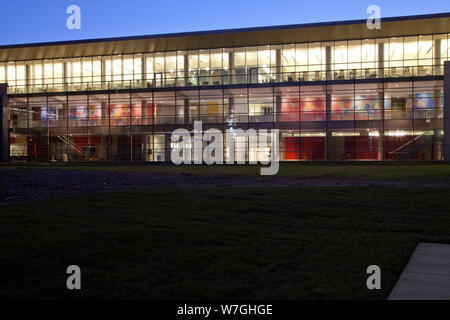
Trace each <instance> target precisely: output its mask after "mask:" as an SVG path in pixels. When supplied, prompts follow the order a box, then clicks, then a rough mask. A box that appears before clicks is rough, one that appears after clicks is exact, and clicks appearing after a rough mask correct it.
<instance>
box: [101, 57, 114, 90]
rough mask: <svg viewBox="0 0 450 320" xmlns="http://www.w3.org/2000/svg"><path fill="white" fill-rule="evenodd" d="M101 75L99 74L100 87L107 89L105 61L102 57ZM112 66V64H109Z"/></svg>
mask: <svg viewBox="0 0 450 320" xmlns="http://www.w3.org/2000/svg"><path fill="white" fill-rule="evenodd" d="M101 61H102V76H101V79H102V80H101V81H102V89H103V90H104V89H108V88H107V85H106V61H105V59H104V58H102V60H101ZM111 68H112V66H111Z"/></svg>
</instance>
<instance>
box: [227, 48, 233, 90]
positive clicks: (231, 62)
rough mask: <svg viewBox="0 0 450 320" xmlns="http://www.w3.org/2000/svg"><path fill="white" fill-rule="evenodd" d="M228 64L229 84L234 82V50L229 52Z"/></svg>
mask: <svg viewBox="0 0 450 320" xmlns="http://www.w3.org/2000/svg"><path fill="white" fill-rule="evenodd" d="M228 66H229V73H230V82H229V84H233V73H234V55H233V52H229V53H228Z"/></svg>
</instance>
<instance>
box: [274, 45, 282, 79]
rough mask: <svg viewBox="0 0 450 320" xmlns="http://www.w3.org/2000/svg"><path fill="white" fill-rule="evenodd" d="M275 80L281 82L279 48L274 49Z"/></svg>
mask: <svg viewBox="0 0 450 320" xmlns="http://www.w3.org/2000/svg"><path fill="white" fill-rule="evenodd" d="M275 81H276V82H281V49H276V75H275Z"/></svg>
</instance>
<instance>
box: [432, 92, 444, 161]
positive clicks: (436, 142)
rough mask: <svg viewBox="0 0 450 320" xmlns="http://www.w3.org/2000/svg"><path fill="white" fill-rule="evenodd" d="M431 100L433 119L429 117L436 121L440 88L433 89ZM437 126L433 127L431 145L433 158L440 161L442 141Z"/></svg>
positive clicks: (433, 121) (439, 102) (439, 105)
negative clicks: (432, 102) (432, 103)
mask: <svg viewBox="0 0 450 320" xmlns="http://www.w3.org/2000/svg"><path fill="white" fill-rule="evenodd" d="M433 97H434V99H433V101H434V105H433V110H434V111H433V119H431V121H432V123H437V121H436V120H437V119H438V118H439V113H440V111H441V110H440V109H441V90H440V89H435V90H434V91H433ZM439 131H440V130H439V128H436V127H435V129H434V135H433V146H434V155H433V159H434V160H437V161H440V160H442V141H441V137H440V132H439Z"/></svg>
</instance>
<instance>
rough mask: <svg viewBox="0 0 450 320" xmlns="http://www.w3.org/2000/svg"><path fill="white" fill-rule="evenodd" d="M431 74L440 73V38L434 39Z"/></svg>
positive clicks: (436, 74)
mask: <svg viewBox="0 0 450 320" xmlns="http://www.w3.org/2000/svg"><path fill="white" fill-rule="evenodd" d="M433 58H434V61H433V65H434V67H433V74H434V75H435V76H438V75H441V74H442V66H441V39H435V40H434V53H433Z"/></svg>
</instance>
